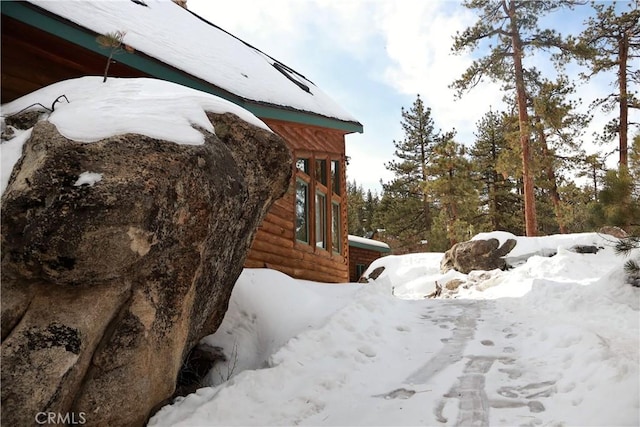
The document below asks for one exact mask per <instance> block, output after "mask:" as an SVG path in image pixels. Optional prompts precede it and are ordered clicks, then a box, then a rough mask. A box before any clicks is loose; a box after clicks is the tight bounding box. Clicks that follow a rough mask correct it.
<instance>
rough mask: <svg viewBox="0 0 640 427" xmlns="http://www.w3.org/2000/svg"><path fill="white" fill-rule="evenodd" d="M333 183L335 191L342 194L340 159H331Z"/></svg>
mask: <svg viewBox="0 0 640 427" xmlns="http://www.w3.org/2000/svg"><path fill="white" fill-rule="evenodd" d="M331 184H332V188H333V192H334V193H335V194H337V195H340V161H339V160H331Z"/></svg>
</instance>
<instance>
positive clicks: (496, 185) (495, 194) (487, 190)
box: [470, 111, 524, 235]
mask: <svg viewBox="0 0 640 427" xmlns="http://www.w3.org/2000/svg"><path fill="white" fill-rule="evenodd" d="M508 133H509V120H508V117H507V115H506V114H505V113H497V112H494V111H489V112H488V113H486V114H485V115H484V116H483V117H482V118H481V119H480V121H479V122H478V123H477V124H476V132H475V137H476V140H475V143H474V145H473V147H472V148H471V152H470V154H471V162H472V164H473V165H474V168H475V171H476V179H477V180H478V181H479V183H480V184H481V189H480V194H481V203H482V206H483V209H482V211H483V212H484V215H485V217H486V218H487V220H486V221H485V222H487V223H488V225H487V226H485V227H486V229H484V227H482V226H481V227H480V228H479V230H478V231H488V230H504V231H509V232H511V233H514V234H518V235H520V234H522V233H523V231H524V230H523V223H522V198H521V197H520V196H519V195H518V193H517V183H516V179H515V178H514V177H513V176H512V175H510V174H509V173H508V172H506V170H507V169H509V168H505V167H504V164H505V163H509V162H510V158H512V157H513V156H512V155H510V154H511V153H510V151H511V148H510V145H509V142H508V141H507V135H508Z"/></svg>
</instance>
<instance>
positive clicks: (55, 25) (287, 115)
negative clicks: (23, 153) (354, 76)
mask: <svg viewBox="0 0 640 427" xmlns="http://www.w3.org/2000/svg"><path fill="white" fill-rule="evenodd" d="M0 12H1V13H2V14H3V15H6V16H9V17H11V18H13V19H16V20H18V21H20V22H23V23H25V24H27V25H30V26H33V27H36V28H38V29H40V30H42V31H45V32H48V33H50V34H53V35H55V36H56V37H59V38H61V39H64V40H66V41H68V42H70V43H73V44H76V45H78V46H81V47H83V48H85V49H87V50H90V51H92V52H95V53H97V54H99V55H102V56H105V57H107V54H106V52H105V51H104V50H103V49H100V46H99V45H98V43H97V42H96V37H97V36H98V35H99V34H97V33H96V32H94V31H91V30H89V29H87V28H84V27H82V26H80V25H77V24H75V23H73V22H71V21H68V20H66V19H65V18H62V17H60V16H57V15H54V14H52V13H50V12H48V11H45V10H43V9H41V8H39V7H38V6H35V5H33V4H30V3H27V2H22V1H3V2H0ZM118 61H119V62H121V63H123V64H125V65H127V66H129V67H132V68H135V69H137V70H139V71H141V72H143V73H145V74H148V75H149V76H151V77H154V78H158V79H162V80H166V81H170V82H173V83H177V84H180V85H183V86H187V87H190V88H193V89H197V90H200V91H203V92H207V93H211V94H213V95H216V96H219V97H221V98H223V99H226V100H228V101H231V102H233V103H234V104H237V105H239V106H241V107H243V108H245V109H246V110H248V111H250V112H251V113H253V114H254V115H255V116H257V117H259V118H263V119H276V120H282V121H288V122H294V123H301V124H306V125H313V126H321V127H325V128H330V129H336V130H341V131H344V132H345V133H353V132H358V133H362V132H363V127H362V124H361V123H359V122H350V121H344V120H339V119H337V118H333V117H326V116H323V115H319V114H314V113H311V112H306V111H300V110H296V109H293V108H287V107H283V106H279V105H273V104H267V103H262V102H258V101H254V100H250V99H246V98H242V97H239V96H237V95H235V94H233V93H231V92H229V91H226V90H224V89H222V88H219V87H217V86H215V85H214V84H212V83H209V82H207V81H204V80H202V79H199V78H197V77H194V76H192V75H191V74H189V73H186V72H184V71H182V70H180V69H178V68H175V67H172V66H170V65H168V64H166V63H164V62H162V61H160V60H158V59H156V58H153V57H151V56H148V55H146V54H144V53H142V52H139V51H135V52H133V53H132V54H127V55H121V56H120V57H119V58H118Z"/></svg>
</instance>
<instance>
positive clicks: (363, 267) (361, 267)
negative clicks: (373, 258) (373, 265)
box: [356, 264, 367, 278]
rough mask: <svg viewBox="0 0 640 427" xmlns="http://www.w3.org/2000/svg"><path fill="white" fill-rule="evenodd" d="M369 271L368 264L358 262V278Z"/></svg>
mask: <svg viewBox="0 0 640 427" xmlns="http://www.w3.org/2000/svg"><path fill="white" fill-rule="evenodd" d="M365 271H367V266H366V265H364V264H356V276H358V278H360V277H362V275H363V274H364V272H365Z"/></svg>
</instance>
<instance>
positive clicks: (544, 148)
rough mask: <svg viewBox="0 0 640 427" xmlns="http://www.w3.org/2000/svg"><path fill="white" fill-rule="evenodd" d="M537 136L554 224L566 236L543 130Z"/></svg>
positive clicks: (554, 172)
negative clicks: (554, 217) (547, 182)
mask: <svg viewBox="0 0 640 427" xmlns="http://www.w3.org/2000/svg"><path fill="white" fill-rule="evenodd" d="M538 135H539V137H540V143H541V145H542V154H543V155H544V163H545V173H546V175H547V179H548V180H549V182H550V184H551V186H550V189H549V191H550V193H551V203H552V204H553V211H554V212H555V214H556V222H557V223H558V227H559V228H560V233H561V234H567V225H566V224H565V223H564V221H563V220H562V215H561V209H560V205H561V200H560V193H558V184H557V181H556V171H555V170H554V168H553V159H552V158H551V153H550V152H549V146H548V145H547V136H546V135H545V134H544V129H542V128H539V129H538Z"/></svg>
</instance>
